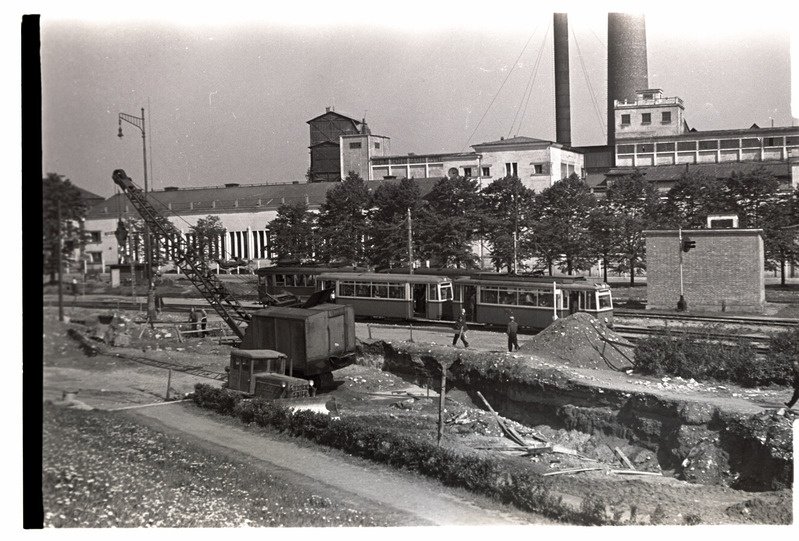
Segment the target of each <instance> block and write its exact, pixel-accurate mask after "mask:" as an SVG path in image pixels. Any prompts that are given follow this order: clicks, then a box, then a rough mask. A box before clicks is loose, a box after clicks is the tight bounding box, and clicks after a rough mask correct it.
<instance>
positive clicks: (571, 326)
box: [519, 312, 633, 370]
mask: <svg viewBox="0 0 799 541" xmlns="http://www.w3.org/2000/svg"><path fill="white" fill-rule="evenodd" d="M519 350H520V351H523V352H526V353H535V354H536V355H541V356H547V357H551V358H554V359H557V360H558V361H559V362H561V363H563V364H566V365H568V366H572V367H574V368H594V369H597V370H627V369H630V368H632V366H633V365H632V359H633V347H632V344H631V343H630V342H629V341H628V340H625V339H624V338H622V336H621V335H619V334H618V333H616V332H614V331H613V330H612V329H609V328H608V327H607V325H605V324H604V323H603V322H602V321H599V320H597V319H594V318H593V317H591V316H590V315H588V314H586V313H583V312H578V313H576V314H572V315H571V316H569V317H566V318H562V319H558V320H557V321H555V322H553V323H552V324H551V325H550V326H549V327H547V328H546V329H544V330H543V331H541V332H540V333H538V334H537V335H535V336H534V337H533V338H532V339H530V340H528V341H526V342H524V343H523V344H521V345H520V347H519Z"/></svg>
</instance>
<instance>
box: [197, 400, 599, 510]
mask: <svg viewBox="0 0 799 541" xmlns="http://www.w3.org/2000/svg"><path fill="white" fill-rule="evenodd" d="M194 402H195V403H196V404H197V405H198V406H200V407H205V408H210V409H213V410H214V411H218V412H220V413H224V414H227V415H236V416H238V417H240V418H241V419H242V421H244V422H246V423H251V422H255V423H257V424H258V425H261V426H265V427H272V428H276V429H278V430H281V431H287V432H288V433H289V434H291V435H293V436H298V437H305V438H308V439H310V440H312V441H315V442H317V443H321V444H325V445H328V446H330V447H334V448H337V449H341V450H343V451H345V452H347V453H350V454H352V455H356V456H360V457H363V458H368V459H371V460H375V461H379V462H383V463H385V464H390V465H392V466H394V467H398V468H404V469H407V470H411V471H415V472H418V473H420V474H423V475H427V476H430V477H433V478H435V479H438V480H439V481H441V482H442V483H444V484H446V485H449V486H457V487H462V488H466V489H469V490H472V491H474V492H479V493H482V494H485V495H487V496H489V497H495V498H497V499H499V500H501V501H503V502H505V503H509V504H513V505H515V506H516V507H518V508H519V509H522V510H526V511H532V512H537V513H541V514H543V515H546V516H548V517H551V518H554V519H556V520H561V521H564V522H569V523H572V524H608V523H609V520H610V519H608V518H607V516H606V514H605V513H604V506H603V513H602V514H601V515H600V514H599V513H598V511H596V510H595V509H594V507H591V505H593V504H591V503H590V502H589V504H585V505H588V506H589V507H585V508H583V509H581V510H575V509H573V508H572V507H570V506H569V505H567V504H565V503H563V500H562V498H559V497H555V496H552V494H551V493H550V490H549V486H548V481H547V480H546V479H544V478H542V477H541V476H540V475H537V474H534V473H532V472H530V470H529V468H527V467H526V465H523V464H516V463H513V462H510V461H507V460H505V459H503V458H497V457H489V456H483V455H479V454H476V453H469V454H464V453H456V452H454V451H452V450H449V449H446V448H444V447H439V446H438V445H436V444H435V443H434V437H433V435H432V434H431V436H430V439H429V440H423V439H420V438H418V437H416V436H403V435H401V434H397V433H394V432H392V431H391V430H390V429H389V428H386V427H384V426H378V425H376V424H375V423H374V420H372V419H369V418H358V417H354V418H349V419H333V418H330V417H328V416H327V415H324V414H321V413H315V412H309V411H298V412H292V411H291V410H289V409H287V408H285V407H283V406H282V405H280V404H278V403H275V402H274V401H266V400H262V399H259V398H246V397H244V396H243V395H242V394H241V393H238V392H236V391H231V390H229V389H219V388H215V387H211V386H209V385H205V384H197V385H196V387H195V393H194Z"/></svg>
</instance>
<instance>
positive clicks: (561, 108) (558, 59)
mask: <svg viewBox="0 0 799 541" xmlns="http://www.w3.org/2000/svg"><path fill="white" fill-rule="evenodd" d="M553 28H554V33H555V140H556V141H557V142H558V143H560V144H562V145H566V146H571V144H572V129H571V98H570V91H569V18H568V15H567V14H566V13H555V14H554V15H553Z"/></svg>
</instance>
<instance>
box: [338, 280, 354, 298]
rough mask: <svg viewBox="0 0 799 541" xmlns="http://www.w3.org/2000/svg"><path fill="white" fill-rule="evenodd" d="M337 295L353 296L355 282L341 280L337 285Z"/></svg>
mask: <svg viewBox="0 0 799 541" xmlns="http://www.w3.org/2000/svg"><path fill="white" fill-rule="evenodd" d="M339 295H341V296H342V297H354V296H355V282H341V285H340V286H339Z"/></svg>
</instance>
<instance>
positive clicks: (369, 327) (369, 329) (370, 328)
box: [366, 323, 372, 340]
mask: <svg viewBox="0 0 799 541" xmlns="http://www.w3.org/2000/svg"><path fill="white" fill-rule="evenodd" d="M366 330H367V331H369V340H371V339H372V324H371V323H367V324H366Z"/></svg>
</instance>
